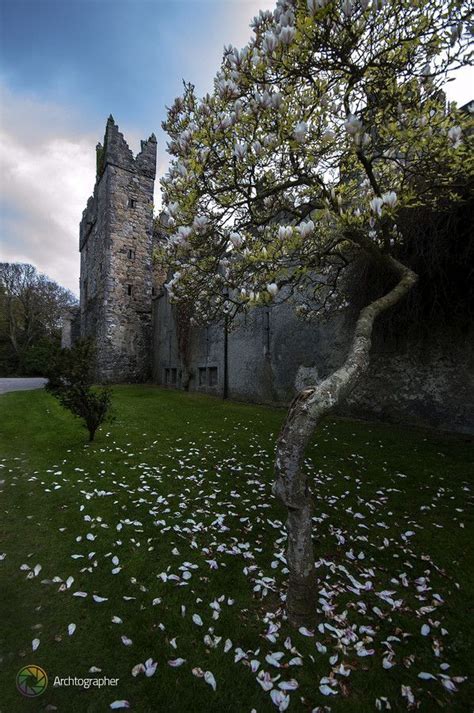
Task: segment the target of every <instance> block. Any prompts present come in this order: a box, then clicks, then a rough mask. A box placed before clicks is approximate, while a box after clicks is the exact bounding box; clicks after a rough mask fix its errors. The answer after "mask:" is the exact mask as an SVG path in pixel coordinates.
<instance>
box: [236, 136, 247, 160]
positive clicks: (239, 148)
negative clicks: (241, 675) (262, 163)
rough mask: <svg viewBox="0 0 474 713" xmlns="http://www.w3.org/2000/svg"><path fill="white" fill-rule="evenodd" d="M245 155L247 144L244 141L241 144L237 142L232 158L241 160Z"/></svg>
mask: <svg viewBox="0 0 474 713" xmlns="http://www.w3.org/2000/svg"><path fill="white" fill-rule="evenodd" d="M246 154H247V143H246V142H245V141H242V142H240V143H239V142H237V143H236V144H235V145H234V156H235V157H236V158H237V159H239V160H243V159H244V158H245V156H246Z"/></svg>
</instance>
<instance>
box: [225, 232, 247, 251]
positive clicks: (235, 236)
mask: <svg viewBox="0 0 474 713" xmlns="http://www.w3.org/2000/svg"><path fill="white" fill-rule="evenodd" d="M229 240H230V242H231V243H232V245H233V246H234V248H240V246H241V245H242V243H243V242H244V241H243V238H242V236H241V235H240V234H239V233H235V232H232V233H231V234H230V235H229Z"/></svg>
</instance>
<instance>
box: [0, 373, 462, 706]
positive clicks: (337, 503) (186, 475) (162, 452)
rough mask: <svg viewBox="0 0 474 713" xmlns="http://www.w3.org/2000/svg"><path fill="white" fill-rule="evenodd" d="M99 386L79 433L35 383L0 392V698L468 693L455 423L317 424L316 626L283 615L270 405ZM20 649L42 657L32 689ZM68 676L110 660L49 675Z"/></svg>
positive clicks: (312, 469) (450, 698)
mask: <svg viewBox="0 0 474 713" xmlns="http://www.w3.org/2000/svg"><path fill="white" fill-rule="evenodd" d="M114 404H115V421H114V422H113V423H111V424H110V425H108V426H106V427H103V428H102V429H101V431H100V432H99V433H98V435H97V440H96V442H95V443H93V444H92V445H89V444H88V443H87V442H86V433H85V431H84V430H82V429H81V427H80V424H79V423H78V422H77V421H75V419H74V418H73V417H71V416H70V415H69V414H68V413H66V412H63V411H62V410H61V409H60V407H59V406H58V404H57V403H56V402H55V401H54V399H53V398H52V397H50V396H49V395H48V394H46V393H45V392H41V391H33V392H18V393H11V394H6V395H3V396H2V397H0V433H1V436H0V453H1V460H0V481H1V482H2V484H1V485H0V510H1V522H0V533H1V544H0V576H1V593H0V600H1V602H2V624H1V634H0V649H1V672H0V673H1V680H0V691H1V693H0V711H1V713H17V711H18V713H22V712H23V711H35V713H36V712H37V711H42V710H48V711H54V710H58V711H61V712H62V711H67V713H85V712H88V713H89V712H90V713H92V712H96V711H97V712H99V711H106V710H110V709H111V705H112V704H114V703H116V705H115V708H112V709H118V710H120V709H121V708H120V707H119V702H121V701H123V702H128V705H129V707H130V709H131V710H135V711H139V712H140V713H155V712H156V711H160V712H166V711H169V712H171V711H173V712H176V713H182V712H187V711H189V712H191V711H205V713H212V712H215V713H217V712H219V713H220V712H222V711H229V713H242V712H247V713H251V711H252V710H255V711H257V712H258V713H262V712H264V711H276V710H280V711H283V710H286V709H287V708H288V710H290V711H292V710H293V711H295V712H296V711H313V710H316V711H318V710H321V711H328V710H330V711H331V712H332V713H339V712H343V713H356V712H357V713H361V712H365V711H370V710H390V708H388V707H387V705H390V706H391V710H392V711H405V710H407V708H408V709H410V707H412V708H413V709H416V706H418V705H419V708H418V709H419V710H420V711H426V712H427V713H428V712H430V711H434V710H438V709H439V710H440V711H442V710H446V711H467V710H469V707H470V703H471V701H472V698H473V692H472V685H471V682H472V676H473V665H472V655H471V654H472V649H473V647H472V602H473V601H474V596H473V595H474V586H473V584H474V583H473V571H474V568H473V562H472V472H473V449H472V442H469V440H468V439H467V438H462V437H461V438H456V437H447V436H440V435H436V434H426V433H424V432H420V431H416V430H413V429H402V428H397V427H393V426H385V425H377V424H368V423H359V422H351V421H343V420H340V421H328V422H326V423H325V424H324V425H323V426H322V427H321V429H320V430H319V433H318V435H317V437H316V439H315V441H314V444H313V445H312V447H311V449H310V451H309V453H308V458H307V466H306V467H307V468H308V472H309V474H310V478H311V482H312V487H313V493H314V499H315V513H314V514H315V519H314V539H315V551H316V561H317V573H318V611H317V626H316V629H314V630H313V629H311V628H310V627H308V628H307V629H302V630H301V631H294V630H292V629H290V627H289V626H288V624H287V623H286V622H285V620H284V616H283V611H284V610H283V607H282V598H281V597H282V593H284V589H285V581H286V574H287V571H286V567H285V558H284V548H285V531H284V524H283V523H284V517H285V513H284V511H283V510H282V508H281V507H280V506H279V504H278V503H277V501H276V500H275V499H274V498H273V496H272V494H271V484H272V458H273V450H274V443H275V438H276V435H277V433H278V429H279V427H280V425H281V422H282V419H283V417H284V411H282V410H277V409H270V408H265V407H259V406H250V405H245V404H236V403H231V402H222V401H220V400H218V399H213V398H211V397H206V396H202V395H195V394H193V395H188V394H183V393H180V392H175V391H166V390H162V389H159V388H156V387H151V386H129V387H117V388H116V389H114ZM33 649H34V650H33ZM26 664H35V665H38V666H41V667H42V668H44V669H45V670H46V672H47V674H48V676H49V686H48V688H47V690H46V692H45V693H44V694H42V695H41V696H40V697H38V698H37V699H35V700H28V699H26V698H23V697H22V696H21V694H20V693H18V692H17V690H16V687H15V677H16V674H17V672H18V670H19V669H20V668H21V667H22V666H25V665H26ZM99 669H100V670H99ZM68 676H71V677H77V678H91V679H98V678H101V677H103V676H107V677H108V678H117V679H119V681H118V685H117V686H108V687H105V686H104V687H101V688H99V687H97V686H94V685H91V687H90V688H88V689H85V688H83V687H82V688H81V687H79V686H78V687H64V686H63V687H54V685H53V684H54V679H55V677H59V678H66V677H68ZM125 705H126V703H122V704H121V706H122V707H123V706H125ZM48 706H49V707H48ZM319 707H320V708H319Z"/></svg>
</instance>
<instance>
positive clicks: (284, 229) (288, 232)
mask: <svg viewBox="0 0 474 713" xmlns="http://www.w3.org/2000/svg"><path fill="white" fill-rule="evenodd" d="M292 235H293V228H292V227H291V225H280V227H279V228H278V237H279V238H280V240H285V239H286V238H291V236H292Z"/></svg>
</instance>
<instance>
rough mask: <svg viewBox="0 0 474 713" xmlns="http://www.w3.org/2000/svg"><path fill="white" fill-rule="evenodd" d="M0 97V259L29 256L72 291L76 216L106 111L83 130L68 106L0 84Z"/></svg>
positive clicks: (132, 134)
mask: <svg viewBox="0 0 474 713" xmlns="http://www.w3.org/2000/svg"><path fill="white" fill-rule="evenodd" d="M0 98H1V104H2V112H1V117H0V162H1V169H0V189H1V190H0V193H1V201H2V208H3V210H4V215H3V217H2V233H1V235H0V261H7V262H28V263H31V264H33V265H35V267H36V268H37V269H38V270H39V271H40V272H43V273H45V274H46V275H48V276H49V277H50V278H52V279H53V280H55V281H56V282H58V283H59V284H61V285H63V286H64V287H67V288H69V289H70V290H72V291H73V292H74V293H75V294H78V291H79V290H78V286H79V266H80V260H79V222H80V220H81V216H82V211H83V210H84V208H85V206H86V203H87V199H88V198H89V196H90V195H91V193H92V191H93V188H94V181H95V145H96V143H97V141H98V140H99V139H100V140H102V136H103V132H104V129H105V117H104V124H103V126H101V127H100V128H98V127H97V126H96V127H92V128H91V129H90V130H87V128H86V129H85V128H84V119H83V118H82V117H81V118H79V117H78V116H76V115H74V114H72V113H71V112H69V111H68V110H67V109H66V108H63V107H60V106H57V105H53V104H48V103H45V102H41V101H39V100H37V99H35V98H34V97H24V96H19V95H16V94H14V93H13V92H11V91H7V90H5V88H3V89H2V90H1V97H0ZM121 130H122V127H121ZM124 135H125V138H126V139H128V140H129V141H130V146H131V148H132V150H134V151H135V152H137V151H138V150H139V146H140V141H139V138H138V132H137V131H136V130H134V129H130V130H129V129H127V128H125V130H124Z"/></svg>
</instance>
